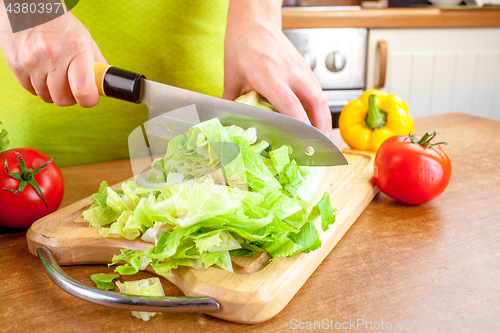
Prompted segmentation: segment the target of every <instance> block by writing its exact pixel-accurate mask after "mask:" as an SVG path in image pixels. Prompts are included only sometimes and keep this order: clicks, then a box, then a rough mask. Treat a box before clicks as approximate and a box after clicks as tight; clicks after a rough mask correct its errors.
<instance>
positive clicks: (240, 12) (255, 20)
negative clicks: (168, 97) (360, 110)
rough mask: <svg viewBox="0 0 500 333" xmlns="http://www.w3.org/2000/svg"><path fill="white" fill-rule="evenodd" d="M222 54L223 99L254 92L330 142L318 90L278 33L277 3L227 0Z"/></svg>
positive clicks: (325, 106)
mask: <svg viewBox="0 0 500 333" xmlns="http://www.w3.org/2000/svg"><path fill="white" fill-rule="evenodd" d="M224 52H225V57H224V95H223V98H225V99H229V100H234V99H236V98H237V97H239V96H240V95H243V94H245V93H247V92H248V91H250V90H256V91H257V92H258V93H260V94H261V95H262V96H264V97H265V98H267V100H269V102H271V104H272V105H273V106H274V107H275V108H276V109H277V110H278V111H280V112H281V113H284V114H286V115H289V116H292V117H294V118H297V119H299V120H302V121H304V122H306V123H309V124H312V125H313V126H315V127H317V128H318V129H319V130H321V131H322V132H323V133H325V134H326V135H327V136H328V137H331V132H332V116H331V113H330V109H329V107H328V103H327V100H326V97H325V95H324V94H323V91H322V89H321V86H320V84H319V82H318V80H317V79H316V78H315V76H314V75H313V73H312V71H311V69H310V67H309V65H308V64H307V62H306V61H305V60H304V58H303V57H302V56H301V55H300V53H299V52H298V51H297V49H296V48H295V47H294V46H293V44H292V43H291V42H290V41H289V40H288V38H286V36H285V35H284V34H283V32H282V30H281V0H231V2H230V4H229V11H228V18H227V28H226V38H225V44H224ZM304 109H305V110H307V114H306V111H305V110H304Z"/></svg>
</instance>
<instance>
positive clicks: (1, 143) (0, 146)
mask: <svg viewBox="0 0 500 333" xmlns="http://www.w3.org/2000/svg"><path fill="white" fill-rule="evenodd" d="M0 125H2V122H1V121H0ZM7 134H9V133H8V132H7V130H6V129H2V130H1V131H0V153H1V152H3V151H6V150H8V149H10V140H9V138H8V136H7Z"/></svg>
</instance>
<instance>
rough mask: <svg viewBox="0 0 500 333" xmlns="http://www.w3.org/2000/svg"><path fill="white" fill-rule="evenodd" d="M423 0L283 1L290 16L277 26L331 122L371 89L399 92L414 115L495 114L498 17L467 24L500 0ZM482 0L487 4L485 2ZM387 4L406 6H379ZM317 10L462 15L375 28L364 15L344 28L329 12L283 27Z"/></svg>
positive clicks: (499, 96) (499, 102)
mask: <svg viewBox="0 0 500 333" xmlns="http://www.w3.org/2000/svg"><path fill="white" fill-rule="evenodd" d="M404 1H406V2H404ZM408 1H412V2H411V4H410V3H409V2H408ZM422 1H423V0H389V1H387V0H380V1H363V2H360V1H357V0H285V1H284V6H283V13H284V15H287V14H288V16H289V17H288V18H287V19H288V21H287V22H288V23H287V27H286V28H285V29H284V32H285V34H286V35H287V36H288V38H289V39H290V40H291V41H292V43H293V44H294V45H295V46H296V47H297V49H298V50H299V52H300V53H301V54H302V55H303V56H304V58H305V59H306V61H307V62H308V63H309V65H310V66H311V68H312V69H313V73H314V74H315V75H316V77H318V79H319V81H320V83H321V84H322V87H323V89H324V91H325V95H326V96H327V98H328V101H329V104H330V110H331V111H332V115H333V122H334V126H335V125H336V122H337V119H338V114H339V113H340V111H341V110H342V107H343V106H344V105H345V104H347V102H349V101H350V100H352V99H355V98H357V97H358V96H359V95H360V94H361V93H362V92H363V91H364V90H367V89H373V88H378V89H380V90H384V91H386V92H388V93H391V94H397V95H400V96H401V97H402V98H403V99H404V100H405V101H406V102H407V103H408V105H409V107H410V113H411V114H412V116H413V117H414V118H419V117H424V116H430V115H438V114H443V113H450V112H462V113H468V114H473V115H476V116H481V117H486V118H491V119H496V120H500V20H498V24H494V25H491V24H489V23H488V22H485V23H484V26H481V25H482V24H480V23H479V24H477V22H476V23H474V24H470V22H468V21H470V20H480V17H479V16H478V17H475V15H479V14H481V15H483V14H485V13H486V12H488V11H489V12H492V11H493V14H495V15H497V12H498V13H500V6H498V5H496V3H494V2H495V1H498V0H486V2H485V1H482V0H467V3H466V2H462V0H432V1H433V3H432V4H431V3H430V2H427V0H425V2H423V3H422ZM458 1H459V2H458ZM476 1H477V2H476ZM488 1H489V3H491V5H489V4H487V5H485V3H487V2H488ZM457 2H458V3H457ZM388 6H390V7H413V8H404V9H401V8H400V9H397V8H388V9H384V7H388ZM322 11H323V12H326V11H342V13H345V15H344V16H349V14H350V13H354V12H356V11H363V13H364V12H366V11H371V13H373V11H379V12H377V13H380V14H382V13H383V15H385V16H387V19H388V20H390V19H391V15H392V17H393V18H397V15H398V14H399V13H403V14H405V15H406V14H407V13H411V11H414V12H416V11H419V13H420V14H422V15H421V17H424V19H425V15H426V14H427V15H429V17H430V16H432V15H441V14H443V13H444V14H445V15H447V17H448V19H449V17H450V15H455V14H457V13H458V14H459V15H461V16H460V17H458V16H457V19H456V21H453V17H452V19H451V21H450V24H449V27H447V26H446V24H438V25H436V27H432V24H418V23H417V24H413V25H412V24H411V23H408V24H404V23H403V24H400V26H397V24H392V25H393V26H397V27H391V28H378V27H375V28H374V27H370V25H373V24H370V22H368V21H367V24H366V27H363V25H364V24H363V23H364V22H362V21H363V20H361V21H360V22H357V23H356V24H352V25H353V26H356V27H353V28H344V26H346V25H345V24H341V25H340V26H342V27H336V26H339V25H338V24H336V22H335V19H334V18H332V19H331V20H332V21H331V27H330V26H328V27H327V26H325V24H322V25H321V27H319V28H303V24H297V27H299V28H295V27H290V25H293V23H290V22H294V21H293V20H292V19H293V18H300V16H307V15H310V14H311V13H314V12H316V13H317V12H322ZM360 13H361V12H360ZM469 13H470V14H469ZM316 15H317V14H316ZM353 15H354V16H356V15H355V14H353ZM373 15H376V14H373ZM337 16H338V15H337ZM357 16H361V17H362V15H357ZM469 17H470V20H469V19H468V18H469ZM499 17H500V16H499ZM434 19H435V18H434ZM326 25H328V24H326ZM471 25H472V26H471ZM347 26H348V25H347ZM388 26H391V24H389V25H388ZM422 26H425V27H422Z"/></svg>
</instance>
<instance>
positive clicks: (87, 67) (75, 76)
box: [68, 52, 99, 108]
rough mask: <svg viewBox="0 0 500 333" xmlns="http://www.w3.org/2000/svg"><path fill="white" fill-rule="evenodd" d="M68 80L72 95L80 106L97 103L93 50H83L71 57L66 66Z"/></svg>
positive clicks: (97, 94) (90, 105)
mask: <svg viewBox="0 0 500 333" xmlns="http://www.w3.org/2000/svg"><path fill="white" fill-rule="evenodd" d="M68 81H69V87H70V89H71V92H72V94H73V97H74V98H75V100H76V102H77V103H78V104H79V105H80V106H81V107H84V108H90V107H93V106H96V105H97V103H99V92H98V91H97V86H96V83H95V76H94V54H93V52H83V53H80V54H78V55H76V56H75V57H74V58H73V60H72V61H71V63H70V64H69V67H68Z"/></svg>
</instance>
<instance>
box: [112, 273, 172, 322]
mask: <svg viewBox="0 0 500 333" xmlns="http://www.w3.org/2000/svg"><path fill="white" fill-rule="evenodd" d="M116 285H117V286H118V289H120V292H121V293H122V294H129V295H140V296H165V292H164V291H163V287H162V285H161V282H160V279H159V278H157V277H154V278H149V279H142V280H137V281H125V282H119V281H117V282H116ZM155 314H156V312H141V311H132V316H134V317H136V318H139V319H142V320H144V321H148V320H149V319H150V318H151V317H153V316H154V315H155Z"/></svg>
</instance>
